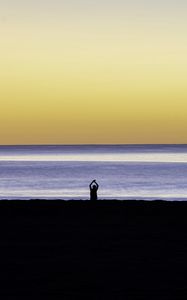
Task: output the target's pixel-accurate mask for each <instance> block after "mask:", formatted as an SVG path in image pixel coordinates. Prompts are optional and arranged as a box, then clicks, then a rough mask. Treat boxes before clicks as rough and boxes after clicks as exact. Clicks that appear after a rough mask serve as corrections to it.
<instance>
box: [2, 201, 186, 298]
mask: <svg viewBox="0 0 187 300" xmlns="http://www.w3.org/2000/svg"><path fill="white" fill-rule="evenodd" d="M0 226H1V227H0V228H1V235H0V251H1V257H0V298H1V299H34V297H36V296H37V297H38V298H39V299H47V298H50V299H57V298H58V299H78V297H81V298H82V299H83V298H84V299H155V300H156V299H157V300H158V299H159V300H161V299H176V300H179V299H187V202H164V201H153V202H145V201H98V202H96V203H92V202H90V201H43V200H42V201H39V200H35V201H0ZM20 297H23V298H20ZM81 298H80V299H81Z"/></svg>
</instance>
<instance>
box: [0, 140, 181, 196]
mask: <svg viewBox="0 0 187 300" xmlns="http://www.w3.org/2000/svg"><path fill="white" fill-rule="evenodd" d="M93 179H96V180H97V182H98V184H99V190H98V198H99V199H107V200H109V199H117V200H123V199H124V200H142V199H144V200H170V201H172V200H179V201H182V200H187V145H42V146H39V145H38V146H37V145H32V146H0V199H1V200H2V199H8V200H15V199H21V200H22V199H23V200H28V199H64V200H78V199H82V200H87V199H89V184H90V182H91V181H92V180H93Z"/></svg>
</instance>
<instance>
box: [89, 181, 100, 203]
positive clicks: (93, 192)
mask: <svg viewBox="0 0 187 300" xmlns="http://www.w3.org/2000/svg"><path fill="white" fill-rule="evenodd" d="M89 187H90V200H91V201H96V200H97V190H98V188H99V185H98V183H97V182H96V180H93V181H92V182H91V183H90V185H89Z"/></svg>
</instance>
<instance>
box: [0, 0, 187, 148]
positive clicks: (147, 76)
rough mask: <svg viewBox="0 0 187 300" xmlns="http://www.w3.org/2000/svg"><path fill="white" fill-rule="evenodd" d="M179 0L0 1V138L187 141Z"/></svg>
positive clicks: (184, 5) (186, 72)
mask: <svg viewBox="0 0 187 300" xmlns="http://www.w3.org/2000/svg"><path fill="white" fill-rule="evenodd" d="M186 11H187V1H186V0H175V1H172V0H162V1H161V0H157V1H155V0H154V1H153V0H142V1H141V0H93V1H92V0H66V1H64V0H6V1H2V0H0V144H84V143H88V144H95V143H96V144H97V143H102V144H103V143H109V144H113V143H118V144H123V143H124V144H126V143H187V18H186Z"/></svg>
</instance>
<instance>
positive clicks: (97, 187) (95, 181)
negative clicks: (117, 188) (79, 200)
mask: <svg viewBox="0 0 187 300" xmlns="http://www.w3.org/2000/svg"><path fill="white" fill-rule="evenodd" d="M94 182H95V185H96V187H97V190H98V188H99V185H98V183H97V182H96V180H95V181H94Z"/></svg>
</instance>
